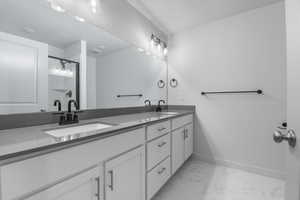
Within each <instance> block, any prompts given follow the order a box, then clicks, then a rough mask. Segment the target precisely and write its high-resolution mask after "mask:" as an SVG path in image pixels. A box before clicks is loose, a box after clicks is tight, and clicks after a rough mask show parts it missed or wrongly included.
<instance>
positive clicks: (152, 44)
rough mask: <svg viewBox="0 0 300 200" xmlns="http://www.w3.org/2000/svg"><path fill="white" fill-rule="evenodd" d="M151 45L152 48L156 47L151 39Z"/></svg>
mask: <svg viewBox="0 0 300 200" xmlns="http://www.w3.org/2000/svg"><path fill="white" fill-rule="evenodd" d="M150 45H151V47H153V46H154V40H153V39H151V41H150Z"/></svg>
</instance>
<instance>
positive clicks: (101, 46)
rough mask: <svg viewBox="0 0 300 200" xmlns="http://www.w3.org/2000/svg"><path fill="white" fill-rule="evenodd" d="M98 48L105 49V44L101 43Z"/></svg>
mask: <svg viewBox="0 0 300 200" xmlns="http://www.w3.org/2000/svg"><path fill="white" fill-rule="evenodd" d="M97 48H98V49H102V50H103V49H105V46H103V45H100V46H98V47H97Z"/></svg>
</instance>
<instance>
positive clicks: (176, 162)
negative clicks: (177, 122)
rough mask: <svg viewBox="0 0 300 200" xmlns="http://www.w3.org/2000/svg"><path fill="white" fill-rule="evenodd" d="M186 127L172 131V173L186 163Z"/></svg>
mask: <svg viewBox="0 0 300 200" xmlns="http://www.w3.org/2000/svg"><path fill="white" fill-rule="evenodd" d="M184 130H185V129H184V128H180V129H177V130H175V131H173V132H172V174H174V173H175V172H176V171H177V170H178V168H179V167H180V166H181V165H182V164H183V163H184V160H185V159H184V132H185V131H184Z"/></svg>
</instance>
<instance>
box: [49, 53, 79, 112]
mask: <svg viewBox="0 0 300 200" xmlns="http://www.w3.org/2000/svg"><path fill="white" fill-rule="evenodd" d="M48 58H51V59H55V60H59V61H65V62H68V63H73V64H75V68H76V69H75V70H76V77H75V78H76V86H75V87H76V101H77V105H78V110H80V75H79V71H80V63H79V62H76V61H74V60H69V59H65V58H60V57H56V56H50V55H49V56H48Z"/></svg>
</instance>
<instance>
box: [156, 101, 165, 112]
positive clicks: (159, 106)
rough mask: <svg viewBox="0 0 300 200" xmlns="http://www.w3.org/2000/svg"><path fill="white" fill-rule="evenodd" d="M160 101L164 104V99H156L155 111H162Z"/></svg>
mask: <svg viewBox="0 0 300 200" xmlns="http://www.w3.org/2000/svg"><path fill="white" fill-rule="evenodd" d="M161 103H163V104H165V103H166V101H165V100H162V99H161V100H159V101H158V104H157V107H156V112H161V111H162V108H161Z"/></svg>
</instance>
